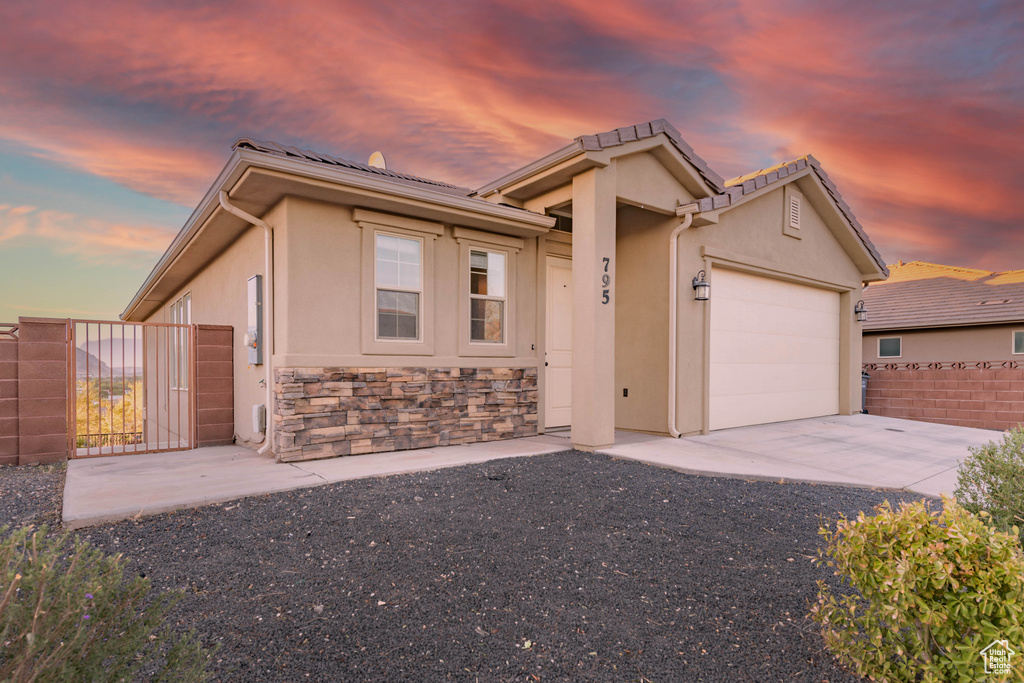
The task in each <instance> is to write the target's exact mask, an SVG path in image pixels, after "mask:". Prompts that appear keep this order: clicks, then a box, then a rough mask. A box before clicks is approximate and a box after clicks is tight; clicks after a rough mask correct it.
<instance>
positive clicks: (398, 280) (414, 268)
mask: <svg viewBox="0 0 1024 683" xmlns="http://www.w3.org/2000/svg"><path fill="white" fill-rule="evenodd" d="M422 255H423V242H422V241H421V240H418V239H412V238H408V237H398V236H396V235H386V234H382V233H376V275H375V278H376V287H377V294H376V298H377V339H388V340H396V339H397V340H401V339H408V340H413V341H415V340H418V339H419V338H420V324H419V321H420V297H421V294H422V292H423V277H422Z"/></svg>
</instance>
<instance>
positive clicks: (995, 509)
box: [954, 427, 1024, 531]
mask: <svg viewBox="0 0 1024 683" xmlns="http://www.w3.org/2000/svg"><path fill="white" fill-rule="evenodd" d="M969 450H970V451H971V455H970V456H969V457H968V458H967V460H966V461H965V462H964V463H963V464H961V465H960V472H959V474H958V475H957V484H956V491H954V494H955V495H956V498H957V500H958V501H960V504H961V505H963V506H964V507H965V508H967V509H968V510H970V511H971V512H973V513H975V514H977V513H979V512H981V511H983V510H984V511H985V512H988V513H989V514H990V515H992V523H993V524H994V525H995V526H996V527H997V528H999V529H1002V530H1003V531H1010V529H1011V528H1012V527H1013V526H1015V525H1016V526H1017V527H1018V528H1024V429H1021V428H1019V427H1018V428H1017V429H1014V430H1011V431H1009V432H1007V433H1006V434H1004V435H1003V441H1002V443H999V444H997V443H993V442H991V441H990V442H989V443H987V444H985V445H984V446H980V447H978V448H973V447H972V448H970V449H969Z"/></svg>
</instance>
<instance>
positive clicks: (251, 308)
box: [245, 275, 263, 365]
mask: <svg viewBox="0 0 1024 683" xmlns="http://www.w3.org/2000/svg"><path fill="white" fill-rule="evenodd" d="M262 284H263V277H262V276H261V275H253V276H252V277H251V278H249V287H248V296H247V299H248V309H247V310H248V321H247V323H246V333H245V346H246V348H248V349H249V365H262V364H263V287H262Z"/></svg>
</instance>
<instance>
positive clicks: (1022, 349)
mask: <svg viewBox="0 0 1024 683" xmlns="http://www.w3.org/2000/svg"><path fill="white" fill-rule="evenodd" d="M1013 352H1014V353H1024V330H1014V332H1013Z"/></svg>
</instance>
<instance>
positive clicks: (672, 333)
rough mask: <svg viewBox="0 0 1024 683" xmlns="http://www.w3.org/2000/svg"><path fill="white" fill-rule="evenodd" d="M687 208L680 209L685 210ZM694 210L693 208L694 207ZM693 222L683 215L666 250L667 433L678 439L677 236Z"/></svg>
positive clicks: (689, 217)
mask: <svg viewBox="0 0 1024 683" xmlns="http://www.w3.org/2000/svg"><path fill="white" fill-rule="evenodd" d="M691 206H692V205H691ZM685 208H689V207H680V209H685ZM694 208H695V207H694ZM692 222H693V213H692V209H691V211H690V212H687V213H686V214H685V218H683V222H682V223H680V224H679V227H677V228H676V229H675V230H673V231H672V236H671V237H670V238H669V249H668V433H669V434H671V435H672V436H673V437H674V438H676V439H678V438H679V437H680V436H681V433H680V432H679V430H678V429H676V385H677V384H678V383H679V378H678V377H677V371H676V361H677V358H676V356H677V354H678V351H677V349H676V324H677V318H678V317H679V314H678V311H677V310H676V309H677V308H678V305H679V304H678V298H679V297H678V294H677V293H676V289H677V286H678V284H679V234H680V233H681V232H682V231H683V230H686V229H687V228H688V227H690V224H691V223H692Z"/></svg>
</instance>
